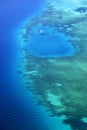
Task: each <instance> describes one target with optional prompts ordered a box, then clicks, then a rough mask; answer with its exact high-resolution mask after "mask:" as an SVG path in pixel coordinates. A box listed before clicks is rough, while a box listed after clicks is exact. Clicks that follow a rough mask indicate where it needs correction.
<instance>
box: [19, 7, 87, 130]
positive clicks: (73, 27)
mask: <svg viewBox="0 0 87 130" xmlns="http://www.w3.org/2000/svg"><path fill="white" fill-rule="evenodd" d="M37 25H41V29H42V28H43V27H44V26H49V27H50V28H51V27H54V28H55V29H56V30H57V31H58V32H60V33H63V34H65V35H67V36H68V40H69V41H70V42H71V43H72V44H73V45H74V46H75V47H76V48H77V53H76V55H73V56H67V57H62V58H58V57H47V58H40V57H38V56H34V55H32V54H31V53H29V49H28V48H27V43H28V44H29V40H30V38H31V36H32V34H33V28H34V27H35V26H37ZM23 29H24V30H25V31H24V32H23V33H22V29H21V37H22V41H23V42H24V48H23V57H22V59H21V61H22V64H23V66H22V65H20V66H21V67H20V69H19V72H20V75H21V76H22V77H23V79H24V81H25V83H26V84H27V86H28V89H29V90H31V91H32V92H33V93H34V94H35V95H36V96H37V97H38V100H39V101H40V103H41V104H43V105H44V106H45V107H46V109H47V110H49V111H50V112H51V115H52V116H62V115H64V116H65V117H66V120H65V121H64V123H67V124H70V125H71V128H72V129H73V130H77V129H78V130H87V123H86V122H85V121H84V120H83V119H84V118H85V119H86V118H87V12H77V11H75V10H72V9H69V10H67V9H66V10H65V9H64V10H61V9H60V10H56V9H55V8H54V6H52V5H48V6H46V8H45V9H44V10H43V11H42V12H41V13H40V14H39V16H36V17H34V18H32V19H31V20H30V21H29V23H27V24H26V25H25V26H24V27H23ZM76 123H77V124H76ZM79 124H82V126H81V127H80V126H79Z"/></svg>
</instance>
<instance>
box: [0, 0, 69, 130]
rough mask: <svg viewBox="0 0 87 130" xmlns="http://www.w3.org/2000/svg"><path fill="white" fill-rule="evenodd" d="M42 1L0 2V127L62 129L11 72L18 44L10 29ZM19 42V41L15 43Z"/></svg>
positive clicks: (20, 129)
mask: <svg viewBox="0 0 87 130" xmlns="http://www.w3.org/2000/svg"><path fill="white" fill-rule="evenodd" d="M44 2H45V1H43V0H41V1H39V0H32V1H29V0H15V1H14V0H7V1H2V2H0V130H58V129H61V130H65V129H67V130H68V129H69V127H67V126H65V125H63V124H62V123H61V120H60V119H58V118H50V117H49V116H48V113H47V112H45V110H44V109H43V107H42V106H37V105H36V104H35V102H36V100H35V98H34V97H33V96H32V94H31V93H30V92H29V91H27V90H26V87H25V85H24V84H23V82H22V80H21V78H20V77H18V76H17V75H16V73H15V70H16V65H15V63H17V60H18V57H19V55H18V54H19V53H18V50H19V47H18V45H17V44H16V42H14V40H13V41H12V37H11V36H12V34H11V32H12V30H13V29H14V28H16V26H18V25H19V24H20V23H21V22H22V21H24V20H25V19H26V18H27V17H29V16H30V17H31V16H32V15H33V14H35V13H36V11H37V12H38V11H39V9H40V6H41V5H42V4H43V3H44ZM19 44H20V43H19Z"/></svg>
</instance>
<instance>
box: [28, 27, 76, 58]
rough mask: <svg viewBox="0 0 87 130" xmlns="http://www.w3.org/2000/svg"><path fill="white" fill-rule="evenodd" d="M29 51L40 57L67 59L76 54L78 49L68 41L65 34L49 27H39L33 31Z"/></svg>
mask: <svg viewBox="0 0 87 130" xmlns="http://www.w3.org/2000/svg"><path fill="white" fill-rule="evenodd" d="M41 30H42V31H43V32H42V33H40V31H41ZM28 49H29V52H30V53H31V54H33V55H36V56H38V57H66V56H72V55H74V54H75V53H76V48H75V47H74V46H73V45H72V44H71V43H70V42H69V41H68V38H67V36H66V35H65V34H63V33H59V32H58V30H57V29H56V28H55V27H51V26H47V25H46V26H44V27H43V26H42V25H37V26H36V27H34V28H33V29H32V36H31V37H30V38H29V41H28Z"/></svg>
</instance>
